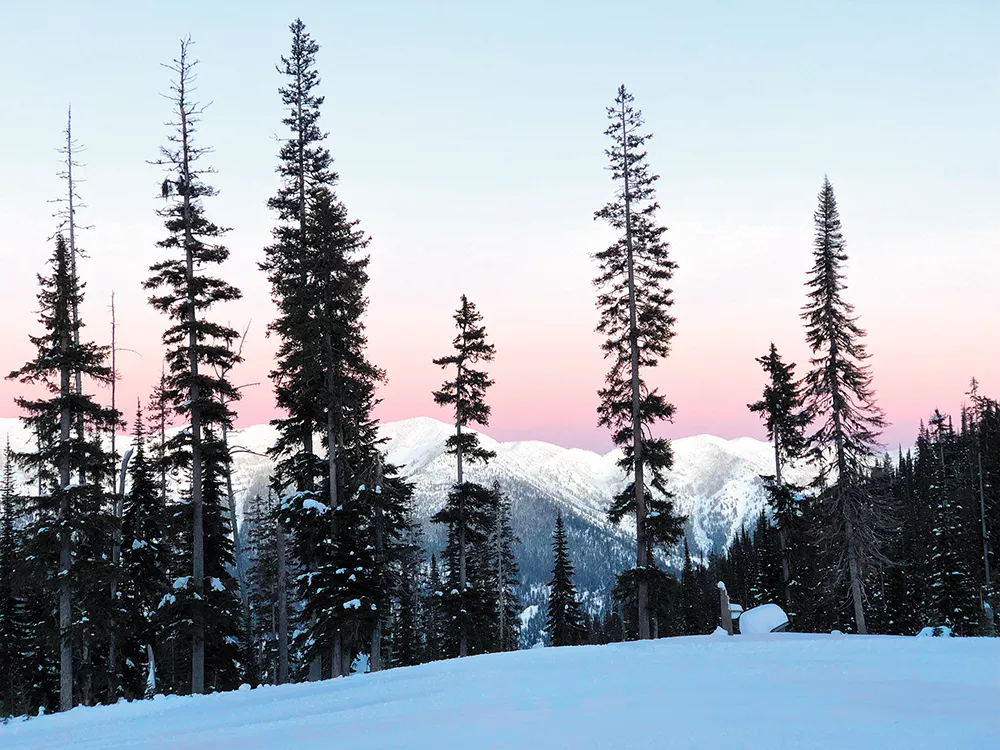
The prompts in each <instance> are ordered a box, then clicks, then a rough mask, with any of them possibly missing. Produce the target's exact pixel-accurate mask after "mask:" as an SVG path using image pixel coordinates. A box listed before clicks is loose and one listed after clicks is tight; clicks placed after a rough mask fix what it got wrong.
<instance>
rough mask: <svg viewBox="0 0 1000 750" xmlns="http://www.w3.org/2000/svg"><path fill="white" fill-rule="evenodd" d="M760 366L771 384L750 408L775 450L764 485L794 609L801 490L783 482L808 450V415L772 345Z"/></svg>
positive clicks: (790, 368)
mask: <svg viewBox="0 0 1000 750" xmlns="http://www.w3.org/2000/svg"><path fill="white" fill-rule="evenodd" d="M757 362H758V363H760V365H761V367H763V368H764V372H765V373H767V375H768V376H769V378H770V382H769V383H768V384H767V385H765V386H764V394H763V397H762V398H761V399H760V400H758V401H755V402H754V403H752V404H748V408H749V409H750V411H751V412H754V413H756V414H760V416H761V419H763V420H764V426H765V428H766V429H767V439H768V440H770V441H771V443H772V444H773V446H774V476H773V477H765V478H764V481H765V483H766V486H767V490H768V494H769V495H770V497H771V508H772V509H773V511H774V522H775V525H776V526H777V527H778V542H779V544H780V546H781V577H782V582H783V594H784V600H785V605H786V606H787V607H789V609H791V604H792V592H791V587H790V583H791V580H792V571H791V550H790V549H789V532H790V529H791V527H792V526H793V525H794V524H795V521H796V518H797V513H798V510H797V507H796V505H797V503H796V499H795V498H796V496H797V495H798V488H797V487H793V486H792V485H790V484H787V483H786V482H785V481H784V477H783V476H782V470H783V469H784V467H785V465H786V464H787V463H788V462H789V461H794V460H796V459H798V458H799V457H801V456H802V453H803V451H804V450H805V444H806V441H805V429H806V427H807V426H808V424H809V413H808V412H807V411H806V410H805V409H804V408H803V399H802V394H801V392H800V385H799V383H798V381H797V380H796V379H795V364H794V363H792V362H789V363H788V364H786V363H785V362H784V361H783V360H782V359H781V355H779V354H778V350H777V348H776V347H775V346H774V344H773V343H772V344H771V347H770V349H769V350H768V353H767V354H766V355H765V356H763V357H758V358H757Z"/></svg>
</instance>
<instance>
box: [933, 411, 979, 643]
mask: <svg viewBox="0 0 1000 750" xmlns="http://www.w3.org/2000/svg"><path fill="white" fill-rule="evenodd" d="M930 425H931V437H932V439H933V441H934V444H933V447H932V450H933V452H934V454H936V455H934V456H933V457H932V460H933V461H934V468H933V470H932V471H933V473H932V480H931V485H930V487H929V490H930V493H929V499H930V507H931V509H932V513H933V519H934V520H933V527H932V530H931V534H932V536H931V540H930V550H929V552H930V592H929V593H930V602H929V605H930V609H931V611H933V612H934V614H935V615H936V620H937V623H936V624H940V625H948V626H949V627H951V628H952V629H953V630H954V631H955V633H956V635H972V634H973V632H974V630H975V626H976V624H977V617H976V600H977V597H976V590H975V586H974V584H973V582H972V577H971V575H970V572H969V566H968V563H967V560H966V555H965V552H966V550H967V548H968V542H969V541H971V539H972V535H971V534H969V533H968V530H969V528H968V526H967V525H966V524H965V517H964V514H963V508H962V495H963V493H962V481H961V473H960V471H958V470H956V469H957V466H956V464H958V462H959V461H960V459H961V456H960V454H959V453H958V450H959V444H958V439H957V437H956V436H955V434H954V430H953V429H952V427H951V425H950V424H949V423H947V422H946V420H945V418H944V417H943V416H942V415H941V413H940V412H939V411H935V412H934V416H933V417H932V418H931V420H930Z"/></svg>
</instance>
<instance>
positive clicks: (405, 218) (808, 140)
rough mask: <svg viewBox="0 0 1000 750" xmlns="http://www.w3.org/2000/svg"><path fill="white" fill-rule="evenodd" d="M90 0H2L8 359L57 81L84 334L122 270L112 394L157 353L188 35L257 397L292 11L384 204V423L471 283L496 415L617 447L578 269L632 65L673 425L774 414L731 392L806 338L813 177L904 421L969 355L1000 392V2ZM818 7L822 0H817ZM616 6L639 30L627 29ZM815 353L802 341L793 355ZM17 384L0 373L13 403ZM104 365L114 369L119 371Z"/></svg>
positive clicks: (594, 240)
mask: <svg viewBox="0 0 1000 750" xmlns="http://www.w3.org/2000/svg"><path fill="white" fill-rule="evenodd" d="M612 5H613V4H608V3H606V2H600V3H596V2H595V3H587V2H565V3H557V2H507V3H491V4H488V5H487V4H485V3H471V2H460V1H458V0H456V1H455V2H436V3H435V2H422V3H404V2H370V3H361V2H355V3H330V2H328V1H327V0H316V1H313V0H300V1H299V2H296V3H275V2H251V1H249V0H245V1H244V2H240V3H235V2H225V3H224V2H202V3H188V2H182V3H172V4H170V3H161V2H156V3H154V2H142V1H138V0H137V1H135V2H104V3H87V2H80V1H79V0H74V2H61V1H59V0H49V1H48V2H45V3H39V2H37V1H36V0H31V1H28V0H5V2H4V3H3V7H2V9H0V105H2V106H0V112H2V113H3V117H2V119H0V123H2V124H0V133H2V137H0V196H2V200H0V228H2V230H0V253H2V258H3V264H2V268H3V273H2V274H0V300H2V305H3V316H2V320H3V325H2V330H0V369H2V370H3V371H4V372H7V371H9V370H11V369H13V368H14V367H17V366H19V365H20V364H21V363H23V362H24V361H25V360H26V359H27V358H28V357H29V356H30V355H31V351H30V346H29V344H28V341H27V334H28V333H29V332H32V331H37V324H36V323H35V318H36V315H35V312H34V311H35V310H36V309H37V305H36V302H35V292H36V285H35V273H36V272H37V271H39V270H40V269H41V268H42V266H43V263H44V261H45V259H46V257H47V256H48V254H49V252H50V244H49V243H48V242H47V238H48V237H49V236H50V235H51V234H52V232H53V229H54V221H53V219H52V218H51V213H52V211H53V206H52V205H51V204H49V203H47V202H46V201H47V200H48V199H52V198H56V197H58V196H60V194H61V192H62V190H63V187H62V185H61V183H60V182H59V181H58V180H57V178H56V176H55V173H56V172H57V170H58V166H59V165H58V155H57V153H56V152H55V149H56V147H58V146H59V143H60V138H61V135H60V133H61V130H62V128H63V126H64V121H65V112H66V106H67V105H68V104H70V103H72V105H73V112H74V123H75V135H76V136H77V137H78V139H79V140H80V141H81V142H82V143H84V144H85V145H86V146H87V152H86V154H85V155H84V157H83V161H84V162H86V164H87V166H86V167H85V168H84V169H82V170H81V175H82V176H83V177H84V178H85V179H86V182H85V183H84V184H82V185H81V186H80V192H81V194H82V196H83V198H84V200H85V202H86V203H87V208H86V209H84V210H82V211H81V214H80V216H81V220H82V222H83V223H85V224H90V225H92V226H93V228H92V229H90V230H89V231H87V232H85V233H84V235H83V238H82V242H81V244H82V245H83V246H84V247H85V248H86V249H87V250H88V251H89V257H88V258H87V259H85V260H84V261H82V264H81V275H82V277H83V278H84V279H85V280H86V282H87V292H88V297H87V301H86V305H85V308H84V311H83V312H84V316H85V320H86V322H87V323H88V329H87V333H88V334H89V336H91V337H94V338H97V339H100V340H106V339H107V338H108V334H109V312H108V303H109V300H110V296H111V293H112V291H114V292H115V294H116V299H117V305H118V319H119V323H120V327H119V341H120V346H122V347H126V348H129V349H132V350H135V351H136V352H138V354H132V353H128V352H123V353H122V354H121V355H120V363H119V370H120V372H121V375H122V378H123V380H122V385H121V393H122V403H123V404H124V405H125V411H126V413H127V414H128V415H129V416H130V415H131V413H132V411H133V406H132V405H133V404H134V403H135V398H136V396H138V395H141V396H143V397H145V395H146V394H147V393H148V392H149V388H150V386H151V385H152V383H153V382H154V381H155V379H156V377H157V375H158V373H159V368H160V357H161V353H160V349H159V343H158V342H159V337H160V333H161V331H162V329H163V326H164V320H163V319H162V317H161V316H160V315H159V314H157V313H155V312H154V311H152V310H151V309H150V308H149V307H148V305H147V304H146V302H145V299H146V293H145V292H144V291H143V290H142V289H141V286H140V284H141V281H142V279H144V278H145V277H146V275H147V272H146V269H147V267H148V266H149V264H150V263H151V262H153V261H155V260H156V259H157V257H158V255H157V251H156V249H155V247H154V243H155V242H156V241H157V240H158V239H159V238H161V237H162V236H163V230H162V226H161V224H160V221H159V220H158V219H157V217H156V216H155V215H154V210H155V209H156V208H157V207H158V205H159V204H160V202H159V201H158V200H157V198H156V195H157V188H158V185H159V183H160V180H161V179H162V176H161V173H160V172H159V171H158V169H157V168H156V167H154V166H150V165H149V164H148V163H147V161H148V160H151V159H154V158H156V156H157V149H158V147H159V145H160V143H162V142H163V140H164V136H165V134H166V128H165V127H164V126H163V122H165V121H166V120H167V119H169V117H170V112H169V104H168V102H167V101H166V100H164V99H163V98H162V97H161V96H160V92H163V91H166V90H167V87H168V84H169V73H168V71H166V70H165V69H164V68H162V67H161V65H160V63H162V62H167V61H169V60H170V59H171V58H172V57H173V56H174V55H175V54H176V51H177V43H178V40H179V38H180V37H181V36H183V35H186V34H188V33H190V34H191V35H192V37H193V39H194V40H195V47H194V50H195V53H196V55H197V56H198V58H200V60H201V65H200V66H199V69H198V73H199V81H198V84H199V87H200V91H199V95H200V97H201V98H202V99H203V100H204V101H213V102H214V103H213V104H212V106H211V107H210V108H209V110H208V112H207V113H206V115H205V118H204V123H203V127H202V131H201V142H202V143H203V144H206V145H212V146H214V147H215V153H214V154H212V156H211V160H212V163H213V164H214V165H215V167H216V168H217V169H218V174H217V175H216V179H215V180H214V184H215V185H216V187H218V189H219V190H220V195H219V197H218V198H215V199H212V200H210V201H209V204H208V212H209V216H210V217H211V218H213V219H214V220H215V221H217V222H219V223H221V224H224V225H228V226H231V227H232V228H233V231H232V232H231V234H230V235H229V237H228V241H227V244H228V246H229V247H230V249H231V251H232V257H231V259H230V261H229V262H228V264H227V265H226V267H225V273H226V275H227V276H228V278H229V279H230V280H231V281H233V282H234V283H236V284H237V285H238V286H239V287H241V288H242V290H243V292H244V294H245V298H244V300H242V301H241V302H239V303H233V304H231V305H229V306H228V307H227V308H226V309H224V310H220V311H219V313H218V314H219V316H220V317H221V318H223V319H225V320H229V321H230V322H231V323H232V324H233V325H234V326H235V327H238V328H242V327H243V326H245V325H247V324H248V323H249V324H250V333H249V337H248V342H247V348H246V352H245V353H246V360H247V361H246V363H245V364H243V365H242V366H241V367H240V368H239V369H238V371H237V372H236V373H235V379H236V381H237V382H238V383H252V382H260V383H261V384H260V385H257V386H253V387H250V388H248V389H246V390H245V398H244V401H243V402H242V403H241V404H240V405H239V410H240V418H239V422H240V424H243V425H246V424H253V423H258V422H263V421H266V420H267V419H269V418H270V417H271V416H272V415H273V402H272V398H271V394H270V387H269V384H268V381H267V377H266V373H267V371H268V369H269V368H270V366H271V363H272V352H273V349H274V342H273V340H270V339H267V338H266V337H265V329H266V325H267V322H268V320H269V319H270V316H271V312H272V307H271V303H270V299H269V290H268V286H267V282H266V279H265V278H264V277H263V275H262V274H261V273H260V272H258V271H257V263H258V262H259V261H260V260H261V259H262V257H263V253H262V248H263V247H264V246H265V245H266V244H268V242H269V239H270V234H269V232H270V229H271V226H272V216H271V215H270V213H269V211H268V210H267V208H266V206H265V201H266V199H267V198H268V196H269V195H271V194H272V193H273V191H274V190H275V187H276V185H277V181H276V177H275V175H274V166H275V164H276V152H277V149H278V143H277V141H276V140H275V136H276V135H277V134H280V133H281V126H280V123H279V119H280V117H281V108H280V102H279V99H278V96H277V93H276V88H277V86H278V85H279V76H278V75H277V73H276V72H275V69H274V66H275V63H276V62H277V61H278V57H279V55H281V54H282V53H284V52H285V51H286V49H287V47H288V42H289V39H288V32H287V25H288V23H289V22H290V21H291V20H292V19H293V18H294V17H295V16H296V15H301V17H302V18H303V20H304V21H305V22H306V24H307V25H308V27H309V29H310V31H311V32H312V34H313V35H314V37H315V38H316V39H317V41H318V42H319V43H320V44H321V46H322V49H321V52H320V55H319V59H318V64H319V69H320V71H321V73H322V76H323V87H322V91H323V93H324V94H325V95H326V97H327V103H326V107H325V110H324V121H323V125H324V127H325V128H326V129H328V130H329V132H330V138H329V147H330V149H331V151H332V153H333V155H334V157H335V159H336V166H337V169H338V171H339V173H340V175H341V187H340V195H341V197H342V198H343V200H344V201H345V202H346V204H347V206H348V208H349V210H350V211H351V213H352V215H353V216H355V217H357V218H358V219H360V220H361V222H362V225H363V227H364V228H365V229H366V230H367V231H368V232H369V233H370V234H371V236H372V244H371V258H372V262H371V284H370V288H369V292H370V298H371V307H370V314H369V316H368V326H369V332H370V350H371V357H372V359H373V360H374V361H375V362H376V363H377V364H378V365H380V366H382V367H383V368H385V369H386V371H387V373H388V376H389V381H388V383H387V384H386V385H385V387H384V388H383V389H382V391H381V396H382V398H383V403H382V405H381V406H380V407H379V415H380V417H381V418H382V419H384V420H394V419H400V418H404V417H411V416H418V415H427V416H432V417H438V418H442V419H445V418H447V416H446V413H445V412H443V411H442V410H440V409H439V408H438V407H436V406H435V405H434V403H433V401H432V399H431V391H432V390H433V389H434V388H436V387H438V386H439V384H440V382H441V379H442V374H441V371H440V370H439V369H438V368H436V367H435V366H433V365H432V364H431V359H432V358H433V357H435V356H441V355H442V354H444V353H446V352H447V350H448V347H449V345H450V340H451V338H452V336H453V329H452V320H451V317H450V316H451V313H452V310H453V309H454V308H455V307H456V305H457V302H458V297H459V295H460V294H462V293H466V294H468V295H469V296H470V298H471V299H473V300H474V301H475V302H476V303H477V305H478V306H479V307H480V309H481V311H482V313H483V315H484V316H485V320H486V323H487V326H488V330H489V333H490V335H491V337H492V340H493V341H494V343H495V344H496V347H497V353H498V354H497V360H496V363H495V366H494V367H493V368H492V371H491V372H492V375H493V376H494V378H495V379H496V386H495V387H494V388H493V389H492V390H491V392H490V396H489V400H490V402H491V404H492V406H493V415H494V416H493V420H492V422H491V426H490V428H489V429H488V430H486V431H487V432H488V433H489V434H491V435H493V436H495V437H497V438H499V439H503V440H511V439H542V440H548V441H552V442H556V443H559V444H562V445H567V446H578V447H586V448H594V449H601V450H603V449H606V448H607V447H609V444H610V441H609V438H608V436H607V434H606V433H605V432H603V431H601V430H599V429H598V428H597V427H596V425H595V422H596V417H595V407H596V402H597V398H596V395H595V392H596V390H597V388H598V387H599V386H600V385H601V382H602V379H603V374H604V363H603V361H602V359H601V354H600V351H599V349H598V345H599V340H598V337H597V335H596V334H595V333H593V328H594V325H595V323H596V313H595V311H594V306H593V304H594V291H593V288H592V286H591V283H590V279H591V277H592V276H593V275H594V272H595V266H594V263H593V261H592V260H591V254H592V253H594V252H596V251H598V250H600V249H601V248H602V247H603V246H604V245H606V244H607V242H608V241H609V234H608V231H607V230H606V229H605V228H603V227H602V226H600V225H599V224H597V223H596V222H595V221H594V220H593V218H592V216H593V212H594V210H595V209H598V208H599V207H600V206H601V205H602V204H603V203H604V202H605V201H606V200H607V199H608V197H609V196H610V194H611V191H612V189H613V188H612V184H611V181H610V178H609V175H608V174H607V172H606V171H605V170H604V167H605V159H604V156H603V149H604V147H605V138H604V136H603V130H604V128H605V116H604V108H605V106H606V105H608V104H610V103H611V102H612V99H613V97H614V92H615V89H616V87H617V86H618V85H619V84H620V83H625V84H626V85H627V86H628V87H629V88H630V90H631V91H632V92H633V93H634V94H635V96H636V101H637V104H638V106H639V107H640V108H641V109H642V110H643V111H644V113H645V116H646V120H647V123H648V126H649V129H650V130H651V131H653V132H654V133H655V138H654V139H653V140H652V141H650V143H649V159H650V162H651V164H652V166H653V168H654V170H655V171H656V172H658V173H659V174H660V175H662V179H661V180H660V182H659V200H660V204H661V206H662V213H661V218H662V220H663V222H664V223H665V224H667V226H669V227H670V231H669V233H668V236H669V239H670V241H671V243H672V248H673V254H674V257H675V259H676V261H677V263H678V264H679V269H678V271H677V275H676V279H675V283H674V289H675V292H676V305H675V314H676V317H677V337H676V339H675V346H674V350H673V353H672V355H671V356H670V358H669V359H668V360H667V361H666V362H664V363H663V365H662V366H661V367H660V368H659V370H658V371H657V372H656V374H655V375H654V376H653V377H652V380H653V381H654V382H655V383H656V384H658V385H659V386H660V387H661V388H662V389H663V390H664V391H665V392H666V393H667V394H669V397H670V398H671V400H672V401H673V402H674V403H675V404H676V405H677V407H678V412H677V418H676V421H675V423H674V424H673V425H671V426H668V427H667V428H666V434H668V435H670V436H672V437H680V436H685V435H692V434H698V433H704V432H708V433H714V434H717V435H721V436H723V437H736V436H742V435H752V436H755V437H763V431H762V430H761V428H760V425H759V422H758V420H757V418H756V417H755V416H753V415H751V414H750V413H749V412H748V411H747V408H746V404H747V403H748V402H750V401H752V400H754V399H756V398H757V396H758V394H759V393H760V390H761V388H762V385H763V377H762V373H761V371H760V369H759V366H758V365H757V364H756V363H755V362H754V357H756V356H759V355H761V354H763V353H764V352H765V350H766V349H767V346H768V343H769V342H770V341H772V340H773V341H774V342H775V343H776V344H777V346H778V348H779V350H781V351H782V352H783V353H784V354H785V355H786V357H787V358H790V359H792V360H795V361H797V362H800V363H802V362H804V361H805V360H806V357H807V352H806V350H805V345H804V343H803V332H802V328H801V325H800V322H799V319H798V313H799V310H800V308H801V306H802V304H803V302H804V293H805V292H804V288H803V282H804V281H805V278H806V271H807V269H808V268H809V265H810V260H811V258H810V249H811V240H812V212H813V210H814V208H815V201H816V193H817V191H818V189H819V187H820V184H821V182H822V179H823V175H824V173H828V174H829V176H830V179H831V180H832V181H833V184H834V186H835V188H836V190H837V195H838V198H839V201H840V207H841V214H842V218H843V221H844V229H845V234H846V237H847V240H848V250H849V253H850V256H851V260H850V264H849V269H848V273H849V276H848V281H849V289H848V291H847V296H848V298H849V299H850V300H851V301H853V302H854V303H855V304H856V306H857V310H858V312H859V313H860V314H861V319H862V324H863V325H864V327H865V328H867V330H868V331H869V338H868V343H869V347H870V350H871V352H872V354H873V358H872V366H873V368H874V373H875V384H876V388H877V390H878V394H879V401H880V403H881V405H882V406H883V407H884V409H885V410H886V412H887V414H888V417H889V419H890V420H891V421H892V423H893V425H892V427H891V428H890V429H889V430H888V431H887V432H886V435H885V441H886V443H887V444H889V445H890V446H893V447H894V446H895V445H896V443H897V442H902V443H904V444H907V443H909V442H911V441H912V439H913V435H914V432H915V429H916V426H917V422H918V420H919V419H920V418H921V417H922V416H926V415H927V414H929V413H930V412H931V411H932V410H933V409H934V408H935V407H938V406H939V407H941V408H942V410H946V411H952V412H954V411H957V408H958V406H959V405H960V404H961V402H962V400H963V393H964V392H965V390H966V387H967V384H968V381H969V378H970V377H971V376H973V375H975V376H976V377H978V378H979V380H980V381H981V383H982V384H983V387H984V389H985V390H986V392H988V393H991V394H993V395H1000V352H998V349H997V347H998V343H1000V338H998V335H997V330H996V325H997V323H998V321H1000V294H998V292H997V281H998V277H1000V239H998V238H1000V210H998V206H1000V183H998V177H1000V44H998V43H997V39H998V38H1000V4H998V3H997V2H995V0H978V1H977V0H956V1H955V2H950V3H941V2H929V1H928V2H920V1H918V0H913V1H910V2H906V1H903V0H899V1H897V2H890V1H889V0H875V1H874V2H873V1H870V0H865V1H862V0H845V1H844V2H838V3H836V4H832V3H829V2H819V1H815V2H810V1H805V2H767V1H761V2H754V3H742V2H702V3H691V2H649V3H643V2H633V3H629V4H628V8H629V9H628V11H627V12H625V11H624V10H618V11H615V10H613V9H612ZM834 9H835V10H834ZM616 28H617V29H623V30H624V33H618V32H616ZM802 370H803V365H801V364H800V367H799V371H800V372H802ZM16 393H18V386H16V385H15V384H12V383H9V382H3V383H0V416H14V415H15V414H16V407H15V406H14V404H13V402H12V398H13V397H14V395H15V394H16ZM105 395H106V394H105Z"/></svg>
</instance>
